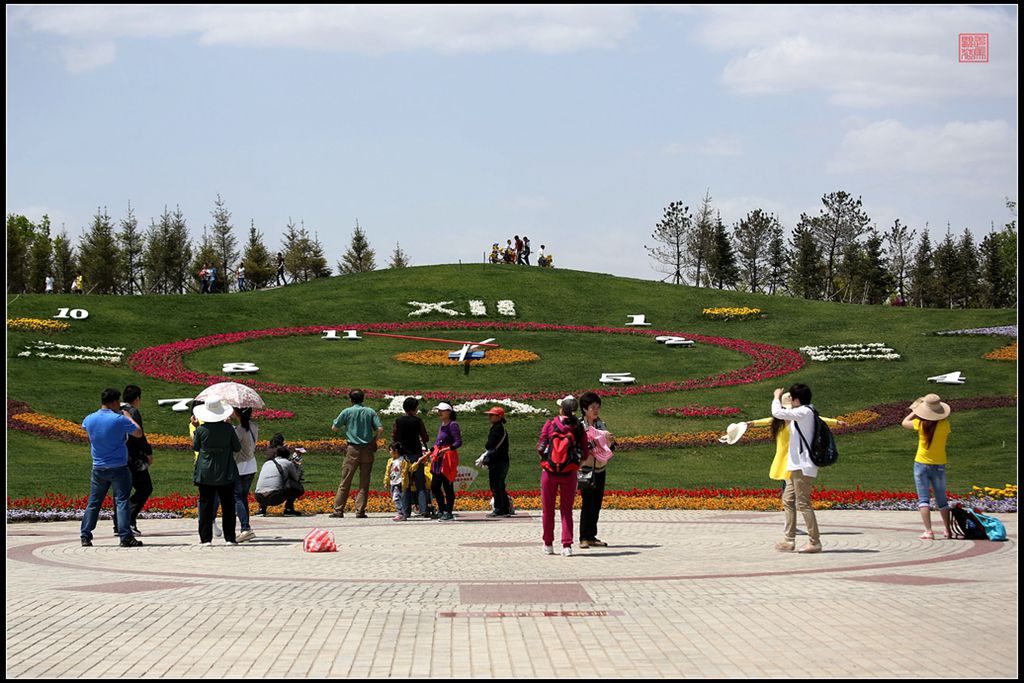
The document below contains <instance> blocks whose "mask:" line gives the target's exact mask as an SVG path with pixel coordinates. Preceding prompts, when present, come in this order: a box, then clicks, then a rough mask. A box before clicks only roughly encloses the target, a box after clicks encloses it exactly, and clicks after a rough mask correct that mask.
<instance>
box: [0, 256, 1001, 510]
mask: <svg viewBox="0 0 1024 683" xmlns="http://www.w3.org/2000/svg"><path fill="white" fill-rule="evenodd" d="M471 298H473V299H483V300H484V301H485V302H486V303H487V306H488V310H489V311H490V312H491V313H492V314H493V313H494V308H495V302H496V301H497V300H498V299H506V298H507V299H512V300H514V301H515V302H516V309H517V312H518V317H517V320H521V321H536V322H549V323H557V324H581V325H604V326H612V327H621V326H623V325H624V324H625V322H626V321H627V320H628V318H627V315H628V314H635V313H645V314H646V315H647V318H648V320H649V321H650V322H652V323H654V324H655V325H656V326H657V327H658V328H664V329H672V330H678V331H679V332H683V333H687V332H689V333H695V334H704V335H711V336H722V337H733V338H741V339H749V340H752V341H762V342H766V343H771V344H778V345H781V346H786V347H791V348H796V347H799V346H804V345H808V344H830V343H842V342H870V341H884V342H886V343H887V344H889V345H890V346H892V347H894V348H896V349H897V350H898V351H899V352H900V353H901V354H903V360H901V361H899V362H895V363H886V362H881V361H870V362H860V363H855V362H844V363H814V362H810V363H808V365H807V366H806V367H805V368H804V369H802V370H801V371H799V372H797V373H794V374H792V375H789V376H786V377H782V378H777V379H776V380H774V381H767V382H761V383H758V384H752V385H743V386H738V387H727V388H717V389H709V390H700V391H692V392H685V393H682V392H677V393H671V394H657V395H647V396H637V397H629V398H609V399H607V400H606V401H605V404H604V417H605V418H606V420H607V421H608V423H609V425H610V427H611V428H612V430H613V431H614V432H616V433H618V434H621V435H632V434H647V433H654V432H663V431H698V430H705V429H723V428H724V426H725V424H726V423H728V422H729V421H731V420H730V419H678V418H665V417H658V416H656V415H654V410H655V409H656V408H659V407H665V406H678V405H686V404H691V403H698V404H707V405H729V406H737V407H740V408H741V409H743V414H742V416H741V417H742V419H750V418H757V417H763V416H765V415H766V414H767V410H768V403H769V401H770V398H771V390H772V389H773V388H774V387H775V386H788V385H789V384H790V383H792V382H794V381H803V382H806V383H807V384H809V385H810V386H811V387H812V388H813V390H814V393H815V403H816V405H818V406H819V407H820V408H821V409H822V411H823V413H825V414H840V413H844V412H849V411H852V410H856V409H859V408H863V407H866V406H868V405H871V404H875V403H883V402H891V401H906V402H907V403H909V402H910V401H911V400H912V399H913V398H915V397H917V396H919V395H921V394H924V393H927V392H928V391H931V390H937V391H938V392H939V393H940V394H941V395H942V396H943V397H944V398H945V397H957V398H959V397H969V396H975V395H989V394H1015V393H1016V384H1015V379H1014V370H1015V364H1013V363H1005V362H993V361H987V360H983V359H982V358H981V356H982V355H983V354H984V353H986V352H988V351H990V350H992V349H995V348H998V347H1000V346H1003V345H1004V344H1005V343H1006V342H1007V341H1008V340H1006V338H1001V337H936V336H933V335H930V334H929V333H931V332H934V331H938V330H944V329H957V328H964V327H980V326H987V325H998V324H1008V323H1012V322H1014V321H1015V317H1016V313H1015V312H1014V311H941V310H927V311H921V310H914V309H891V308H884V307H866V306H848V305H842V304H829V303H823V302H813V301H802V300H796V299H789V298H784V297H767V296H761V295H748V294H741V293H737V292H720V291H717V290H707V289H694V288H688V287H676V286H671V285H666V284H660V283H652V282H647V281H641V280H631V279H624V278H615V277H612V276H608V275H599V274H592V273H583V272H578V271H564V270H550V271H548V270H540V269H537V268H529V269H527V268H513V267H504V266H498V267H495V266H480V265H464V266H427V267H418V268H411V269H407V270H398V271H380V272H376V273H370V274H364V275H353V276H346V277H337V278H330V279H328V280H323V281H318V282H313V283H309V284H306V285H298V286H289V287H285V288H281V289H276V290H271V291H263V292H255V293H246V294H241V295H239V294H231V295H227V296H207V297H202V296H199V295H193V296H177V297H102V296H89V297H77V298H74V297H70V296H53V297H43V296H39V295H35V296H21V297H18V298H16V299H14V300H11V299H10V298H9V305H8V317H11V318H13V317H38V318H50V317H52V316H53V315H54V313H55V312H56V309H57V307H58V306H69V307H76V306H81V307H85V308H87V309H88V310H89V312H90V317H89V319H88V320H85V321H73V326H74V327H73V329H72V330H71V331H69V332H66V333H63V334H60V335H53V336H41V335H38V334H35V333H29V332H9V333H8V397H9V398H15V399H19V400H23V401H27V402H28V403H30V404H31V405H32V407H33V408H34V409H35V410H37V411H39V412H43V413H46V414H50V415H55V416H58V417H63V418H66V419H70V420H74V421H80V420H81V418H82V417H83V416H84V415H85V414H87V413H88V412H91V411H92V410H93V409H94V407H95V405H96V403H97V397H98V394H99V391H100V390H101V389H102V388H103V387H105V386H119V387H123V386H124V384H126V383H129V382H135V383H138V384H140V385H141V386H142V387H143V389H144V392H145V396H144V403H143V407H142V409H143V415H144V418H145V420H146V428H147V431H149V432H150V433H158V432H159V433H183V430H184V420H183V418H182V416H181V414H177V413H172V412H171V411H170V409H169V408H158V407H157V406H156V399H158V398H171V397H179V396H189V395H194V394H195V393H197V391H198V390H199V388H198V387H194V386H190V385H175V384H168V383H164V382H159V381H156V380H151V379H149V378H147V377H140V376H138V375H136V374H135V373H133V372H132V371H130V370H129V369H128V368H127V367H126V366H119V367H115V368H107V367H100V366H93V365H88V364H85V363H76V362H70V361H57V360H47V359H39V358H30V359H25V358H18V357H17V356H16V354H17V353H18V352H19V351H20V350H21V348H22V346H23V345H24V344H27V343H29V342H31V341H32V340H35V339H40V338H46V339H50V340H52V341H58V342H61V343H72V344H84V345H120V346H127V347H128V348H129V353H130V352H131V351H133V350H135V349H138V348H142V347H144V346H150V345H154V344H158V343H165V342H170V341H176V340H180V339H186V338H194V337H200V336H205V335H209V334H215V333H218V332H225V331H236V330H249V329H263V328H267V327H279V326H298V325H317V324H338V325H339V327H344V324H345V323H356V322H391V321H397V322H400V321H408V320H413V319H411V318H409V317H408V314H409V312H410V311H411V310H412V308H411V307H410V306H409V305H408V304H407V303H406V302H407V301H409V300H418V301H441V300H453V301H454V304H452V305H453V306H454V307H456V308H457V309H460V310H463V311H466V310H467V309H468V306H467V304H466V301H467V300H468V299H471ZM744 305H746V306H755V307H759V308H762V309H763V310H764V311H765V312H766V313H767V314H768V318H766V319H763V320H757V321H748V322H711V321H706V320H704V319H703V318H701V310H702V308H704V307H707V306H744ZM417 319H426V320H450V318H448V317H446V316H436V315H435V316H423V317H422V318H417ZM462 319H469V318H468V316H467V317H466V318H462ZM488 319H491V320H502V321H504V320H507V319H506V318H499V317H498V316H496V315H495V316H492V317H489V318H488ZM438 336H448V335H443V334H439V335H438ZM493 336H497V337H499V342H501V343H503V345H505V346H511V347H513V348H528V349H530V350H534V351H537V352H538V353H540V355H541V356H542V358H543V359H544V360H543V361H541V362H540V363H537V364H534V365H532V366H522V367H520V368H480V367H478V368H474V369H472V371H471V373H470V375H469V376H466V375H464V374H462V373H461V372H459V371H456V370H453V369H447V368H429V369H428V368H419V367H412V366H405V365H402V366H399V365H397V364H395V363H394V362H393V361H391V356H392V355H393V353H395V352H397V351H399V350H417V349H418V348H424V347H423V346H417V345H412V346H411V347H405V346H403V344H406V342H391V341H388V342H387V343H384V340H374V341H375V342H379V344H378V345H377V346H371V345H369V344H367V343H361V344H363V346H360V347H358V349H357V350H352V349H354V348H355V347H353V346H351V345H349V346H347V347H341V346H335V347H331V348H335V349H339V351H337V353H346V354H350V355H351V357H350V358H346V359H345V362H342V361H341V360H339V361H338V362H337V363H332V359H331V357H330V356H329V355H325V354H330V353H335V352H334V351H325V349H327V348H328V347H329V345H331V344H334V345H342V344H345V342H321V343H319V344H318V341H319V340H316V339H313V338H290V339H288V340H276V341H260V342H249V343H247V344H243V345H239V346H235V347H222V348H218V349H210V350H206V351H203V352H200V353H197V354H194V355H193V356H190V357H188V358H187V359H186V364H187V365H188V366H189V367H192V368H195V369H199V370H203V371H206V372H217V371H218V370H219V364H220V363H221V362H222V361H224V360H251V359H257V360H259V361H260V363H261V367H265V368H266V369H265V371H263V372H262V373H261V379H264V380H270V381H279V382H283V383H290V384H305V385H315V384H318V383H327V382H328V381H330V382H333V383H335V384H343V385H351V384H363V385H366V386H374V387H382V388H386V387H392V386H396V385H397V386H404V387H417V388H420V389H422V390H429V389H438V388H444V389H458V390H466V391H482V390H486V389H487V388H488V387H490V388H493V392H488V393H492V394H493V395H495V396H498V395H501V394H503V393H504V392H507V391H523V390H530V389H534V388H552V389H560V388H562V387H564V388H565V389H566V390H569V389H578V388H581V387H593V386H595V385H596V384H597V382H596V378H597V376H598V375H599V374H600V373H601V372H604V371H618V370H629V371H632V372H635V373H637V375H638V378H639V379H640V381H641V382H647V381H660V380H663V379H682V378H687V377H699V376H703V375H706V374H714V373H717V372H721V371H723V370H726V369H730V368H732V367H740V366H742V365H745V364H746V357H745V356H741V355H739V354H736V353H734V352H731V351H727V350H724V349H718V348H714V347H709V346H703V347H697V348H693V349H664V348H663V347H660V346H658V347H656V348H654V350H649V349H651V348H652V347H653V342H652V343H651V346H650V347H641V346H639V345H638V343H637V340H635V339H633V338H629V337H618V336H611V335H600V336H598V335H578V336H576V337H575V338H573V337H572V336H569V335H566V336H564V337H563V336H561V335H554V334H550V333H544V334H538V335H534V336H531V335H520V334H516V335H512V334H506V337H507V339H506V338H502V333H495V334H494V335H493ZM425 346H431V345H429V344H428V345H425ZM431 347H432V348H436V347H437V346H436V345H435V346H431ZM340 349H344V350H343V351H342V350H340ZM659 354H660V355H659ZM346 363H347V364H346ZM307 367H309V368H310V369H305V368H307ZM485 370H486V372H482V371H485ZM951 370H962V371H963V372H964V374H965V375H966V376H967V377H968V378H969V379H968V383H967V384H965V385H962V386H941V387H935V386H934V385H929V384H927V383H926V382H925V378H926V377H928V376H930V375H935V374H939V373H943V372H949V371H951ZM403 380H404V381H403ZM265 398H266V399H267V403H268V406H269V407H273V408H278V409H287V410H291V411H293V412H295V413H296V417H295V418H294V419H292V420H285V421H272V422H265V423H264V424H263V430H264V433H265V434H266V433H272V432H273V431H281V432H283V433H284V434H285V435H286V436H288V437H289V438H317V437H322V436H327V435H329V434H330V430H329V422H330V420H331V419H332V418H333V417H334V416H335V415H336V414H337V413H338V411H339V410H340V409H341V408H343V407H345V404H346V403H347V402H345V401H341V400H338V399H326V398H309V397H301V396H297V395H271V396H265ZM534 403H535V405H540V406H541V407H548V406H546V405H544V403H543V402H534ZM372 405H373V406H374V407H381V406H382V405H383V403H382V402H380V401H377V402H375V403H373V404H372ZM734 419H738V418H734ZM460 422H461V423H462V426H463V431H464V433H465V436H466V442H467V445H466V446H465V447H464V450H463V452H464V454H465V455H464V460H466V461H468V460H471V459H475V457H476V455H477V454H479V452H481V451H482V447H483V441H484V438H485V436H486V419H485V418H484V416H482V415H464V416H462V417H461V418H460ZM427 423H428V428H429V429H431V430H435V429H436V424H437V423H436V420H435V419H432V418H430V417H428V418H427ZM540 425H541V418H534V417H516V418H513V419H511V420H510V422H509V426H510V434H511V443H512V450H513V468H512V472H511V474H510V483H511V485H512V488H535V487H536V485H537V469H536V464H535V462H536V460H535V456H534V455H533V453H532V446H533V444H534V443H535V441H536V434H537V432H538V431H539V428H540ZM953 427H954V430H955V433H954V436H953V439H952V441H951V445H950V452H951V453H950V454H951V467H950V480H951V486H952V487H953V488H954V489H958V488H962V487H965V486H969V485H970V484H972V483H978V484H982V485H994V484H1003V483H1006V482H1010V481H1015V478H1016V425H1015V411H1014V410H1010V409H1001V410H988V411H976V412H971V413H963V414H960V415H957V416H955V417H954V420H953ZM914 446H915V443H914V436H913V435H912V434H910V433H908V432H904V431H903V430H901V429H899V428H892V429H887V430H884V431H882V432H877V433H870V434H862V435H851V436H848V437H844V438H843V439H842V440H841V442H840V448H841V451H842V456H843V457H842V464H841V465H840V466H837V467H835V468H832V469H831V470H828V471H826V472H825V473H824V474H823V476H822V477H821V480H820V481H821V483H822V484H823V485H826V486H839V487H853V486H857V485H860V486H861V487H863V488H869V489H877V488H892V489H899V490H909V489H911V488H912V484H913V482H912V478H911V475H910V472H911V465H910V462H911V461H912V459H913V451H914ZM771 453H772V449H771V448H770V447H769V446H766V445H753V446H734V447H730V448H724V447H723V448H705V449H693V448H690V449H665V450H658V451H632V452H629V453H622V454H621V455H620V456H619V457H617V458H616V460H614V461H613V463H612V466H613V470H612V472H611V474H610V475H609V476H610V479H609V486H610V487H612V488H630V487H633V486H636V487H641V488H644V487H674V486H679V487H699V486H704V485H715V486H731V485H737V486H759V485H768V481H767V468H768V463H769V461H770V458H771ZM157 458H158V462H157V464H156V465H155V466H154V479H155V481H156V485H157V493H158V494H159V493H169V492H173V491H179V492H190V491H192V490H194V489H193V487H192V485H191V477H190V470H191V457H189V455H188V454H183V453H180V452H174V451H163V452H158V453H157ZM88 463H89V459H88V452H87V449H86V448H84V447H81V446H75V445H71V444H63V443H56V442H51V441H48V440H44V439H40V438H37V437H33V436H29V435H24V434H19V433H16V432H9V433H8V495H9V496H12V497H18V496H24V495H38V494H41V493H44V492H52V491H55V492H63V493H77V494H84V493H85V492H87V490H88V467H89V464H88ZM307 463H308V467H307V472H308V478H309V479H310V482H309V483H310V487H311V488H314V489H330V488H333V487H334V486H336V484H337V476H338V473H339V471H340V464H339V463H340V461H339V458H338V456H335V455H328V454H324V455H321V454H316V455H312V454H311V455H310V456H309V457H307ZM41 464H45V465H46V467H45V468H40V465H41ZM382 467H383V463H380V464H378V469H380V468H382ZM40 472H47V476H46V478H45V479H41V478H40V476H39V473H40ZM377 478H378V477H377V476H376V475H375V478H374V479H375V481H374V485H375V487H377V486H379V482H378V481H377ZM484 481H485V478H483V479H482V480H480V481H478V486H479V485H480V484H484Z"/></svg>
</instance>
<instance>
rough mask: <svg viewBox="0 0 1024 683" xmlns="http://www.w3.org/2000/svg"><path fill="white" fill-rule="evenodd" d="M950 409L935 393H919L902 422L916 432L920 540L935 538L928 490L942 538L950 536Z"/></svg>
mask: <svg viewBox="0 0 1024 683" xmlns="http://www.w3.org/2000/svg"><path fill="white" fill-rule="evenodd" d="M951 412H952V410H951V409H950V407H949V404H948V403H943V402H942V401H941V399H939V396H938V394H928V395H927V396H922V397H921V398H919V399H917V400H916V401H914V402H913V403H912V404H911V405H910V414H909V415H907V416H906V417H905V418H903V422H902V425H903V427H905V428H907V429H913V430H914V431H916V432H917V433H918V436H917V454H916V455H915V457H914V483H915V484H916V485H917V499H918V502H917V508H918V510H920V511H921V521H922V522H923V523H924V533H923V534H921V536H920V538H921V539H922V540H926V541H931V540H934V539H935V534H934V532H933V531H932V514H931V512H932V511H931V495H930V492H929V489H931V493H934V494H935V504H936V506H937V507H938V508H939V515H941V516H942V524H943V526H945V528H946V530H945V538H952V532H951V530H950V527H949V502H948V501H947V500H946V441H947V439H949V432H950V427H949V420H948V419H946V418H948V417H949V414H950V413H951Z"/></svg>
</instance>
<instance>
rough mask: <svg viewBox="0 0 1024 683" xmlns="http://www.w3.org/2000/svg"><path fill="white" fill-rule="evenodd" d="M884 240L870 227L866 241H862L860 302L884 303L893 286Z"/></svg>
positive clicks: (893, 281)
mask: <svg viewBox="0 0 1024 683" xmlns="http://www.w3.org/2000/svg"><path fill="white" fill-rule="evenodd" d="M884 241H885V238H884V237H883V236H882V235H880V234H878V232H877V231H876V230H874V229H872V230H871V231H870V232H869V233H868V238H867V241H866V242H865V243H864V263H863V272H862V277H863V279H864V294H863V298H862V303H866V304H881V303H884V302H885V301H886V300H887V299H888V298H889V294H890V293H891V292H892V290H893V287H894V286H895V280H894V279H893V277H892V275H891V274H890V272H889V263H888V260H887V259H886V255H885V249H884V248H883V246H882V243H883V242H884Z"/></svg>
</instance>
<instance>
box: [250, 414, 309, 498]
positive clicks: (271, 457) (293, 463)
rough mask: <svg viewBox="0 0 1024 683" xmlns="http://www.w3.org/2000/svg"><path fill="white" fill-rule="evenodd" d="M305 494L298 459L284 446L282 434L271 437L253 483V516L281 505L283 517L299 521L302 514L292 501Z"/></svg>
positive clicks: (299, 458) (300, 462)
mask: <svg viewBox="0 0 1024 683" xmlns="http://www.w3.org/2000/svg"><path fill="white" fill-rule="evenodd" d="M305 492H306V490H305V487H303V485H302V458H301V457H299V456H298V455H297V454H295V453H293V452H292V449H290V448H289V447H288V446H287V445H286V444H285V442H284V435H283V434H274V436H273V437H272V438H271V439H270V445H269V446H268V447H267V452H266V461H265V462H264V463H263V469H261V470H260V477H259V479H258V480H257V481H256V505H257V506H258V508H257V512H256V514H258V515H261V516H265V515H266V514H267V508H268V507H271V506H274V505H280V504H281V503H284V513H283V514H284V515H285V516H292V517H300V516H302V513H301V512H298V511H297V510H296V509H295V501H296V500H298V499H299V498H301V497H302V495H303V494H304V493H305Z"/></svg>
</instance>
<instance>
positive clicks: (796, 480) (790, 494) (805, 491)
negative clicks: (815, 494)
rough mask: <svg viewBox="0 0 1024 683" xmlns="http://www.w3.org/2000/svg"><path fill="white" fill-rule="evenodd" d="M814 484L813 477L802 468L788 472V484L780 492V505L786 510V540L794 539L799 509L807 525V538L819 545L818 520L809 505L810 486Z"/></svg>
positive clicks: (813, 543)
mask: <svg viewBox="0 0 1024 683" xmlns="http://www.w3.org/2000/svg"><path fill="white" fill-rule="evenodd" d="M813 484H814V477H808V476H807V475H805V474H804V473H803V471H802V470H792V471H791V472H790V480H789V485H788V486H787V487H786V490H785V491H783V493H782V507H783V509H785V511H786V532H785V533H786V540H787V541H795V540H796V511H797V510H800V512H801V513H803V516H804V524H805V525H807V540H808V541H809V542H810V543H811V544H812V545H821V536H820V535H819V533H818V520H817V518H816V517H815V516H814V508H813V507H811V486H812V485H813Z"/></svg>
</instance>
